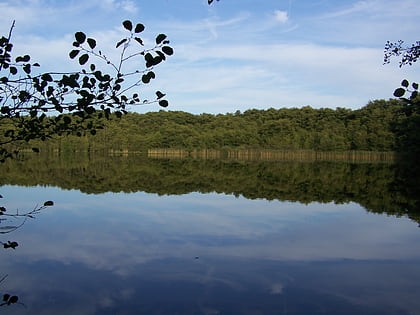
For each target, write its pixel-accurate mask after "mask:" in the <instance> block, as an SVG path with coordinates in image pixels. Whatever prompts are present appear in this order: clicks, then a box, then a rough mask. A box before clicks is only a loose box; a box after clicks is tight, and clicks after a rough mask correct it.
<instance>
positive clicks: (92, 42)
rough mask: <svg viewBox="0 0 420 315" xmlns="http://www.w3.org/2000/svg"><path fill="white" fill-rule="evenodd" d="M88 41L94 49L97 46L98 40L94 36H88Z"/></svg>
mask: <svg viewBox="0 0 420 315" xmlns="http://www.w3.org/2000/svg"><path fill="white" fill-rule="evenodd" d="M87 43H88V45H89V47H90V48H91V49H94V48H95V47H96V40H94V39H93V38H88V39H87Z"/></svg>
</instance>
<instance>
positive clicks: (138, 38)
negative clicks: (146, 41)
mask: <svg viewBox="0 0 420 315" xmlns="http://www.w3.org/2000/svg"><path fill="white" fill-rule="evenodd" d="M134 39H135V40H136V41H137V42H138V43H139V44H140V45H142V46H143V40H142V39H141V38H140V37H134Z"/></svg>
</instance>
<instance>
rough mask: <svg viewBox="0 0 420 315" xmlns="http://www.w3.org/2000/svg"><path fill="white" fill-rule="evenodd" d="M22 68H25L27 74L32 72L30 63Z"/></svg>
mask: <svg viewBox="0 0 420 315" xmlns="http://www.w3.org/2000/svg"><path fill="white" fill-rule="evenodd" d="M22 68H23V71H25V73H26V74H30V73H31V65H30V64H29V63H27V64H26V65H24V66H23V67H22Z"/></svg>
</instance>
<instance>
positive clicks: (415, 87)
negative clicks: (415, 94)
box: [411, 82, 419, 90]
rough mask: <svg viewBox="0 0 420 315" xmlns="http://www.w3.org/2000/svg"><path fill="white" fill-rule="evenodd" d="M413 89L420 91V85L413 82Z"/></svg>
mask: <svg viewBox="0 0 420 315" xmlns="http://www.w3.org/2000/svg"><path fill="white" fill-rule="evenodd" d="M411 86H412V87H413V89H415V90H418V89H419V84H418V83H416V82H413V84H412V85H411Z"/></svg>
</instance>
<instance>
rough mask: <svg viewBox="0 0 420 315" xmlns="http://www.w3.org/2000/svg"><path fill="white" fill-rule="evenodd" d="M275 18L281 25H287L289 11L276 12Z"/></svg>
mask: <svg viewBox="0 0 420 315" xmlns="http://www.w3.org/2000/svg"><path fill="white" fill-rule="evenodd" d="M274 17H275V19H276V21H278V22H280V23H286V22H287V21H288V20H289V15H288V13H287V11H281V10H275V11H274Z"/></svg>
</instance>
